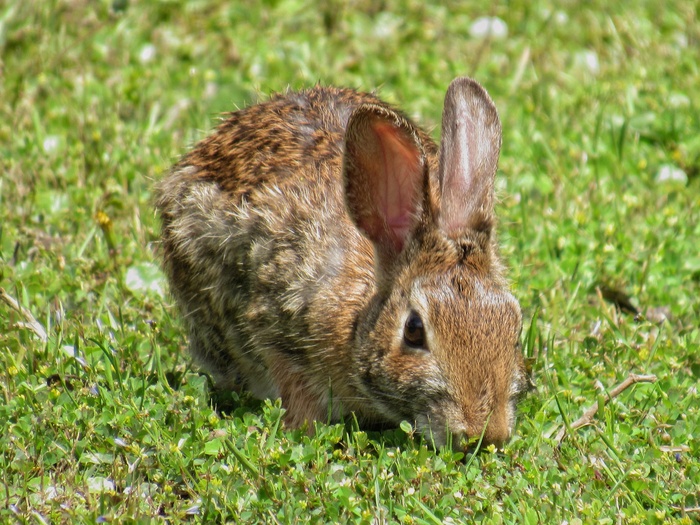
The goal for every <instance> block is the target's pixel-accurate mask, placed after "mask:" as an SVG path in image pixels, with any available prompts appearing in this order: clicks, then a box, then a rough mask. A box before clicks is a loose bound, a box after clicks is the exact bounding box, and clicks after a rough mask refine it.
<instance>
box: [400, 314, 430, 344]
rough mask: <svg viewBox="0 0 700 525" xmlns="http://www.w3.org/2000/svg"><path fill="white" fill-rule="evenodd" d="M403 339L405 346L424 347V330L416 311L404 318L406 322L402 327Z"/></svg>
mask: <svg viewBox="0 0 700 525" xmlns="http://www.w3.org/2000/svg"><path fill="white" fill-rule="evenodd" d="M403 340H404V342H405V343H406V345H407V346H409V347H411V348H422V349H425V350H427V348H426V347H425V331H424V329H423V320H422V319H421V318H420V316H419V315H418V314H417V313H416V312H411V313H410V314H409V316H408V319H406V324H405V325H404V327H403Z"/></svg>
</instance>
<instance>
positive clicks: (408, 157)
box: [372, 121, 422, 252]
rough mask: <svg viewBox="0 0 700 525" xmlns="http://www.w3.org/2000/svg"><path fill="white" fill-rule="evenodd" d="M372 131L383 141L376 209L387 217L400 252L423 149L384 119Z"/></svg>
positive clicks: (412, 207) (409, 221) (414, 199)
mask: <svg viewBox="0 0 700 525" xmlns="http://www.w3.org/2000/svg"><path fill="white" fill-rule="evenodd" d="M372 130H373V131H374V133H375V134H376V136H377V139H378V141H379V144H380V150H381V159H377V160H378V161H379V162H380V163H381V165H380V166H377V168H378V170H380V171H381V175H380V176H379V177H378V178H377V180H376V184H375V185H374V190H375V191H376V192H377V193H376V195H375V203H376V205H377V211H378V212H379V213H380V215H382V216H383V217H384V221H385V223H386V225H387V227H388V232H387V233H388V234H389V237H390V241H391V243H392V247H393V248H394V249H395V250H396V251H397V252H400V251H401V250H402V249H403V247H404V244H405V243H406V240H407V238H408V235H409V232H410V229H411V225H412V222H413V215H414V214H415V211H416V206H417V205H418V199H417V193H418V192H419V191H420V181H421V174H422V170H421V162H420V152H419V151H418V149H417V148H416V146H415V144H413V143H412V142H411V141H410V139H409V138H408V137H406V136H403V131H402V130H400V129H399V128H396V127H395V126H393V125H392V124H390V123H388V122H384V121H375V122H374V123H373V124H372Z"/></svg>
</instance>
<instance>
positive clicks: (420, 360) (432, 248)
mask: <svg viewBox="0 0 700 525" xmlns="http://www.w3.org/2000/svg"><path fill="white" fill-rule="evenodd" d="M500 143H501V126H500V121H499V119H498V114H497V112H496V108H495V106H494V104H493V102H492V101H491V99H490V98H489V96H488V94H487V93H486V91H485V90H484V89H483V88H482V87H481V86H480V85H479V84H478V83H477V82H475V81H473V80H470V79H468V78H458V79H456V80H454V81H453V82H452V84H451V85H450V87H449V89H448V91H447V96H446V99H445V107H444V112H443V117H442V143H441V147H440V151H439V154H438V148H437V146H436V145H435V143H434V142H433V141H432V140H431V139H430V138H429V137H428V136H427V134H426V133H424V132H423V131H422V130H420V129H419V128H417V127H416V126H415V125H414V124H413V123H411V122H410V121H409V120H408V118H406V117H405V116H404V115H403V114H402V113H400V112H399V111H397V110H396V109H394V108H392V107H391V106H389V105H387V104H385V103H384V102H382V101H380V100H379V99H378V98H377V97H375V96H374V95H371V94H367V93H358V92H356V91H353V90H349V89H337V88H330V87H315V88H312V89H309V90H307V91H302V92H299V93H288V94H284V95H277V96H275V97H273V98H272V99H271V100H269V101H267V102H264V103H261V104H259V105H256V106H252V107H249V108H247V109H243V110H241V111H237V112H235V113H233V114H231V115H230V117H229V118H228V119H227V120H225V121H224V122H222V123H221V125H219V127H218V128H217V129H216V131H215V132H214V133H213V134H212V135H211V136H209V137H208V138H206V139H204V140H203V141H201V142H200V143H199V144H197V145H196V146H195V147H194V149H193V150H192V151H191V152H190V153H189V154H188V155H186V156H185V157H184V158H183V159H182V160H181V161H180V162H179V163H178V164H177V165H176V166H175V167H174V168H173V169H172V171H171V172H170V173H169V174H168V176H167V177H165V179H164V180H162V181H161V182H160V183H159V184H158V186H157V188H156V206H157V208H158V210H159V212H160V215H161V217H162V221H163V229H162V237H163V243H162V256H163V266H164V268H165V272H166V274H167V276H168V279H169V281H170V286H171V289H172V292H173V294H174V295H175V298H176V299H177V302H178V304H179V307H180V309H181V311H182V313H183V314H184V318H185V322H186V324H187V328H188V330H189V339H190V349H191V353H192V355H193V356H194V357H195V359H196V360H197V361H198V362H199V363H200V364H201V365H202V366H203V367H204V368H205V369H206V370H208V371H209V372H210V373H211V374H212V375H213V377H214V379H215V381H216V382H217V384H218V385H219V386H220V387H223V388H230V389H234V388H235V389H238V388H246V389H248V390H250V391H251V392H252V393H253V394H254V395H255V396H257V397H260V398H266V397H270V398H276V397H278V396H281V398H282V403H283V406H284V407H285V408H286V410H287V415H286V420H285V422H286V424H287V425H290V426H293V427H296V426H300V425H302V424H304V422H307V421H308V422H311V421H313V420H321V421H325V420H327V419H328V417H329V415H330V417H331V419H334V420H338V419H340V418H342V417H343V416H346V415H348V414H349V413H351V412H354V413H355V415H356V416H357V418H358V420H359V421H360V423H361V424H385V423H389V424H397V423H399V422H401V421H402V420H407V421H409V422H411V423H413V424H415V425H416V426H417V428H418V429H419V430H420V431H421V432H423V434H424V435H426V436H428V437H429V438H430V437H432V439H433V440H434V441H435V443H436V444H438V445H440V444H443V443H445V442H446V441H447V438H448V435H449V434H448V433H451V435H452V437H453V438H454V440H453V442H455V443H457V442H459V441H460V440H462V438H474V437H477V438H478V437H480V436H481V435H482V434H483V439H484V442H485V443H493V444H496V445H497V446H498V445H501V444H503V443H504V442H505V441H506V440H507V439H508V438H509V436H510V435H511V433H512V429H513V424H514V412H515V404H516V401H517V399H518V397H519V396H520V395H521V393H522V392H523V391H524V390H525V389H526V386H527V384H528V381H527V378H526V374H525V370H524V366H523V357H522V354H521V353H520V350H519V336H520V331H521V312H520V306H519V304H518V301H517V300H516V299H515V298H514V297H513V296H512V295H511V294H510V292H509V291H508V285H507V283H506V280H505V278H504V277H503V265H502V264H501V262H500V260H499V257H498V251H497V244H496V240H495V232H494V229H495V217H494V212H493V208H494V188H493V181H494V176H495V172H496V167H497V162H498V155H499V151H500Z"/></svg>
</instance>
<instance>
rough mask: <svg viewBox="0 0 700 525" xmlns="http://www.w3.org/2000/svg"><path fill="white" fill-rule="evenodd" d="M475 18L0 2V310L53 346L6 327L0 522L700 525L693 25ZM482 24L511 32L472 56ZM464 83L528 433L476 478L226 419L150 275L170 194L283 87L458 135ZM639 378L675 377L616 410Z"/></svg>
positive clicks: (626, 11)
mask: <svg viewBox="0 0 700 525" xmlns="http://www.w3.org/2000/svg"><path fill="white" fill-rule="evenodd" d="M479 4H480V3H478V2H448V3H446V4H442V5H437V4H428V3H425V2H420V1H413V0H403V1H401V0H386V1H385V2H382V3H379V4H377V3H373V2H369V1H365V0H348V1H341V0H333V1H329V2H326V3H323V4H318V5H315V4H314V3H312V2H303V1H301V0H268V1H265V2H255V3H253V2H250V3H249V2H217V1H213V0H212V1H210V0H196V1H191V2H175V1H169V0H160V1H157V2H128V1H127V0H113V1H112V2H111V3H110V2H107V1H104V0H103V1H99V2H86V1H80V0H77V1H58V0H47V1H44V2H24V1H21V0H9V2H4V3H1V4H0V286H1V287H2V288H4V290H5V291H6V293H7V295H8V296H9V297H10V301H9V302H11V300H12V299H14V300H16V301H17V302H18V304H19V305H21V306H22V307H24V308H25V309H26V310H27V311H29V312H31V314H32V315H33V317H35V318H36V320H37V322H38V323H39V324H40V325H41V326H42V327H43V329H44V330H45V331H46V333H47V338H46V340H45V341H42V339H41V338H40V337H38V336H37V335H36V333H35V332H36V331H38V330H36V329H35V330H32V328H31V327H30V326H29V324H28V321H29V320H30V318H29V316H28V315H27V314H26V313H25V314H23V313H20V312H19V311H18V310H17V309H16V308H13V307H11V306H10V305H9V304H8V301H6V302H2V303H0V470H1V471H2V472H3V476H2V480H0V500H1V503H0V521H2V522H7V523H13V522H15V523H80V522H84V523H87V522H92V523H94V522H132V521H133V522H148V521H151V520H153V521H163V522H166V521H167V522H169V523H179V522H196V523H199V522H271V523H275V522H280V523H305V522H314V523H318V522H329V523H330V522H357V523H389V522H392V523H393V522H398V523H416V524H418V523H420V524H424V523H463V522H471V521H474V522H482V523H493V524H498V523H528V524H529V523H564V522H566V523H570V524H573V523H601V524H607V523H610V524H612V523H684V524H685V523H697V522H698V521H699V520H700V514H699V513H698V507H699V506H700V492H699V491H700V489H699V488H698V487H699V485H700V482H699V480H700V395H699V394H698V379H699V377H700V327H699V326H698V319H699V318H700V299H699V297H700V250H699V249H698V246H699V242H700V177H699V174H700V90H698V86H699V85H700V66H699V64H700V23H699V22H698V19H699V18H700V17H699V15H700V13H698V6H697V5H696V4H697V3H696V2H694V1H692V0H669V1H668V2H665V3H663V4H659V3H658V2H647V1H641V0H637V1H634V2H620V3H617V4H614V3H613V4H610V3H609V2H599V1H594V2H585V3H584V2H581V3H577V2H566V3H561V2H552V1H551V0H535V1H534V2H525V1H521V0H515V1H513V2H507V3H506V2H495V3H491V4H490V5H489V6H488V7H487V8H484V7H483V6H480V5H479ZM480 16H495V17H499V18H500V19H501V20H503V21H504V22H505V24H506V26H507V28H508V35H507V37H506V38H483V37H479V36H472V35H470V27H471V25H472V23H473V22H474V21H475V20H476V19H477V18H478V17H480ZM463 74H466V75H470V76H473V77H475V78H477V79H478V80H479V81H481V82H482V83H483V84H484V85H485V86H486V87H487V89H488V90H489V92H490V93H491V95H492V96H493V98H494V100H495V102H496V104H497V106H498V108H499V111H500V114H501V118H502V120H503V129H504V138H503V151H502V158H501V163H500V172H499V173H500V174H499V178H498V188H499V193H500V195H501V201H500V204H499V209H498V212H499V216H500V220H501V225H500V231H501V241H502V245H503V253H504V255H505V257H506V259H507V260H508V262H509V265H510V267H511V276H512V281H513V289H514V291H515V294H516V296H517V297H518V298H519V300H520V301H521V304H522V306H523V309H524V313H525V317H526V327H525V332H526V333H525V335H524V340H525V344H524V348H525V352H526V353H527V356H528V358H529V361H530V362H531V365H532V372H533V378H534V380H535V382H536V384H537V391H536V392H535V393H534V394H533V395H531V396H530V397H529V398H527V399H526V400H525V401H524V402H523V404H522V405H521V416H520V422H519V426H518V430H517V435H516V436H515V438H514V439H513V440H512V441H511V442H510V443H509V444H508V445H507V446H506V448H505V450H504V451H503V452H502V453H499V454H488V453H486V454H480V455H478V456H475V457H468V458H465V457H463V456H462V454H459V453H454V452H452V451H449V450H439V451H434V450H432V449H430V448H429V447H428V446H426V444H425V443H423V442H421V440H420V439H419V438H418V437H417V436H415V435H414V434H413V431H412V429H411V427H410V425H408V424H404V425H402V427H401V428H399V429H396V430H390V431H386V432H383V433H373V432H365V431H363V430H361V429H358V428H357V427H356V425H353V424H352V423H351V422H350V423H348V424H347V425H345V426H343V425H331V426H328V425H322V424H319V425H318V427H317V433H316V435H315V437H313V438H310V437H308V436H306V435H305V434H302V433H300V432H288V431H285V430H284V429H283V428H282V426H281V425H280V417H281V409H280V406H279V403H278V402H277V401H275V400H271V401H269V402H265V403H258V402H255V401H253V400H251V399H249V398H248V397H246V396H243V397H242V398H240V399H235V400H233V401H234V403H233V409H232V410H231V411H229V412H228V413H221V412H217V411H216V410H215V409H214V408H212V402H211V398H210V392H209V388H208V382H207V379H206V377H204V376H202V375H200V374H199V373H198V372H197V370H195V369H193V368H192V367H191V365H190V361H189V359H188V357H187V354H186V351H185V349H186V346H185V345H186V342H185V339H184V334H183V331H182V328H181V325H180V323H179V321H178V318H177V312H176V311H175V309H174V308H173V305H172V301H171V299H170V298H169V296H168V295H167V293H166V292H165V291H164V288H165V283H164V281H163V277H162V275H161V273H160V272H159V270H158V266H157V262H156V260H155V257H154V255H153V249H152V247H153V243H154V242H155V241H156V240H157V235H158V224H157V219H156V218H155V217H154V214H153V211H152V208H151V206H150V204H149V198H150V188H151V186H152V184H153V182H154V180H156V179H158V178H159V177H161V176H162V174H163V173H164V172H165V171H166V170H167V169H168V167H169V166H170V165H171V164H172V163H173V162H174V161H175V160H176V159H177V158H178V156H179V155H180V154H181V153H182V152H184V151H185V150H186V148H187V147H188V145H191V144H192V143H193V142H194V141H196V140H198V139H199V138H201V137H203V136H204V134H205V133H206V132H207V130H209V129H211V127H212V126H213V125H214V123H215V120H216V117H217V115H219V114H220V113H222V112H225V111H229V110H232V109H234V108H235V107H237V106H239V107H240V106H243V105H245V104H248V103H250V102H253V101H255V100H257V99H259V98H260V97H264V96H266V95H267V94H268V93H270V92H273V91H279V90H284V89H285V88H287V87H288V86H290V87H292V88H297V87H302V86H309V85H312V84H314V83H316V82H321V83H324V84H340V85H349V86H354V87H359V88H363V89H374V88H377V87H378V88H380V92H381V94H382V96H383V97H384V98H386V99H387V100H389V101H391V102H394V103H398V104H400V105H401V106H402V107H403V108H404V109H405V110H406V111H407V112H408V113H409V114H411V115H412V116H414V117H415V118H416V119H417V120H419V121H421V122H423V123H424V124H426V125H427V126H428V127H429V128H430V129H432V130H434V132H433V134H434V135H437V133H438V128H439V126H438V124H439V117H440V111H441V104H442V97H443V96H444V91H445V88H446V86H447V84H448V83H449V81H450V80H451V79H452V78H453V77H455V76H457V75H463ZM669 175H670V177H669ZM630 311H632V312H634V311H636V312H637V313H636V314H635V313H630ZM663 318H666V320H665V321H664V320H663ZM629 373H639V374H655V375H656V376H657V378H658V381H657V382H656V383H653V384H651V383H644V384H638V385H635V386H633V387H631V388H629V389H627V390H625V391H624V392H622V393H621V394H620V395H619V396H617V397H615V398H614V399H611V400H610V401H609V402H608V403H607V404H605V406H604V407H603V406H602V405H603V402H604V401H606V400H607V398H606V392H607V391H610V389H612V388H613V387H614V386H615V385H617V384H618V383H620V382H621V381H622V380H624V379H625V378H626V377H627V375H628V374H629ZM597 401H600V402H601V403H600V405H601V408H599V410H598V411H597V414H596V415H595V417H594V419H593V421H592V423H591V424H590V425H587V426H585V427H582V428H578V429H571V431H570V433H569V435H568V436H567V437H566V438H565V439H564V440H563V441H562V442H561V444H559V443H558V442H557V440H556V437H557V433H558V432H559V431H560V430H561V428H562V427H565V426H566V425H570V424H571V423H572V422H573V421H574V420H576V419H577V418H578V417H579V416H580V415H581V414H582V413H583V412H584V411H585V409H587V408H588V407H589V406H591V405H592V404H594V403H595V402H597Z"/></svg>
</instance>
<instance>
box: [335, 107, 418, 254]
mask: <svg viewBox="0 0 700 525" xmlns="http://www.w3.org/2000/svg"><path fill="white" fill-rule="evenodd" d="M426 176H427V175H426V162H425V158H424V155H423V149H422V146H421V144H420V142H419V139H418V137H417V135H416V132H415V130H414V129H413V126H412V125H411V124H410V123H408V122H407V121H406V120H405V119H404V118H403V117H401V116H400V115H398V114H397V113H394V112H393V111H391V110H389V109H386V108H383V107H381V106H376V105H373V104H365V105H363V106H360V107H359V108H358V109H356V110H355V111H354V112H353V114H352V116H351V117H350V121H349V122H348V127H347V131H346V132H345V155H344V158H343V177H344V185H345V199H346V204H347V207H348V211H349V212H350V216H351V217H352V219H353V221H354V222H355V224H356V225H357V227H358V228H359V229H360V230H361V231H362V232H364V233H365V235H367V237H369V239H370V240H371V241H372V242H373V243H374V247H375V252H376V254H377V255H378V257H379V264H380V265H381V266H383V267H386V265H387V264H390V262H391V261H392V260H393V259H394V258H396V256H397V255H398V254H400V253H401V251H402V250H403V248H404V246H405V245H406V242H407V241H408V238H409V236H410V235H411V231H412V230H413V227H414V226H415V223H416V221H417V216H418V212H419V210H420V207H421V205H422V194H423V182H424V178H425V177H426Z"/></svg>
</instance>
